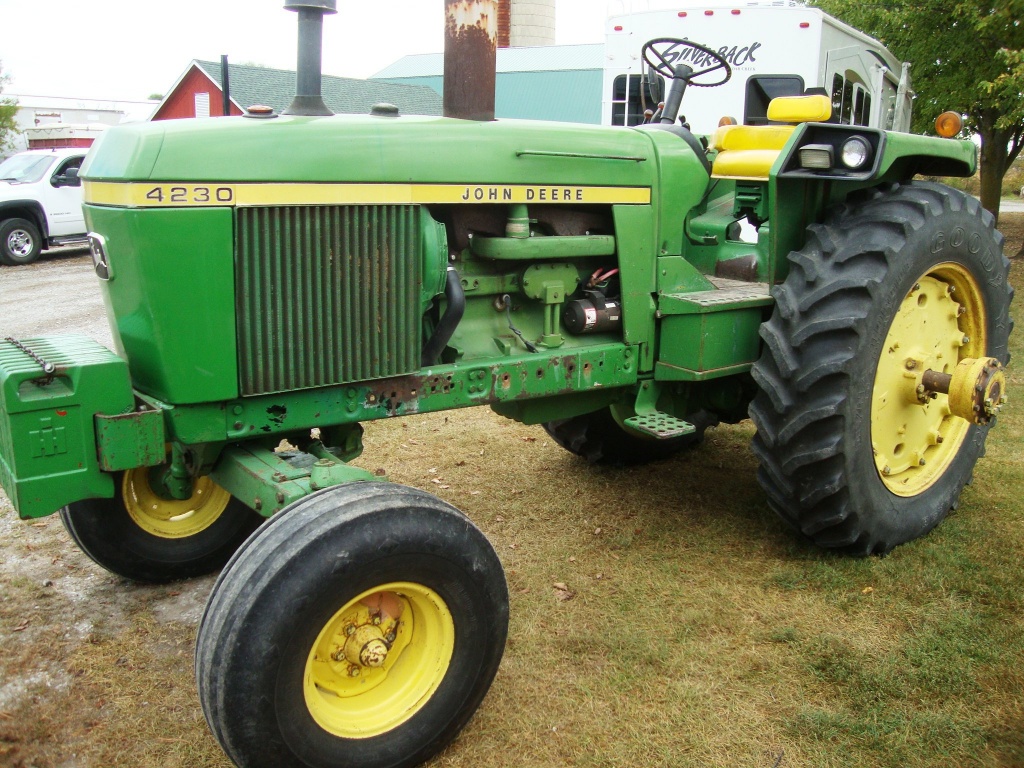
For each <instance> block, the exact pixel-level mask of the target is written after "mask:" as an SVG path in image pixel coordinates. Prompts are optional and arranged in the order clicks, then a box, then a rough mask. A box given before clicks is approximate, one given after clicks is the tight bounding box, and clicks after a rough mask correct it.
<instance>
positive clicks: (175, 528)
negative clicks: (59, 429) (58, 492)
mask: <svg viewBox="0 0 1024 768" xmlns="http://www.w3.org/2000/svg"><path fill="white" fill-rule="evenodd" d="M151 471H159V470H150V469H148V468H146V467H141V468H139V469H132V470H129V471H127V472H122V473H120V474H118V476H117V477H116V478H115V479H114V485H115V492H116V495H115V496H114V498H112V499H87V500H85V501H78V502H75V503H74V504H69V505H68V506H66V507H65V508H64V509H62V510H61V512H60V518H61V521H62V522H63V523H64V527H65V528H66V529H67V532H68V534H69V535H70V536H71V538H72V539H73V540H74V542H75V543H76V544H77V545H78V546H79V548H81V550H82V551H83V552H84V553H85V554H86V555H88V556H89V557H90V558H91V559H92V560H93V561H94V562H95V563H97V564H98V565H100V566H102V567H103V568H106V569H107V570H108V571H111V572H112V573H116V574H117V575H118V576H124V577H125V578H128V579H133V580H135V581H148V582H154V583H160V582H166V581H174V580H177V579H188V578H192V577H195V576H203V575H205V574H208V573H212V572H213V571H216V570H217V569H218V568H220V567H221V566H223V565H224V563H226V562H227V561H228V559H229V558H230V557H231V555H232V554H234V552H235V550H236V549H237V548H238V547H239V546H240V545H241V544H242V542H243V541H245V540H246V538H248V536H249V534H250V533H252V532H253V531H254V530H255V529H256V528H257V527H258V526H259V525H260V523H262V522H263V518H262V517H260V516H259V515H258V514H256V513H255V512H253V511H252V510H251V509H249V508H248V507H246V506H245V505H244V504H242V503H241V502H240V501H238V500H237V499H235V498H233V497H232V496H231V495H230V494H229V493H228V492H227V491H225V490H224V489H223V488H221V487H220V486H218V485H217V484H216V483H214V482H213V481H212V480H210V479H209V478H208V477H204V478H199V479H198V480H196V481H195V483H194V485H193V489H192V497H191V498H189V499H184V500H180V499H167V498H164V497H162V496H160V495H158V494H157V493H156V492H155V491H154V490H153V487H152V484H151V483H150V479H149V478H150V474H149V473H150V472H151Z"/></svg>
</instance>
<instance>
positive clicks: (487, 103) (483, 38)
mask: <svg viewBox="0 0 1024 768" xmlns="http://www.w3.org/2000/svg"><path fill="white" fill-rule="evenodd" d="M498 2H499V0H445V2H444V7H445V23H444V114H445V117H458V118H462V119H463V120H493V119H494V79H495V72H496V70H497V41H498Z"/></svg>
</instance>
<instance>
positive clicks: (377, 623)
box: [370, 613, 380, 627]
mask: <svg viewBox="0 0 1024 768" xmlns="http://www.w3.org/2000/svg"><path fill="white" fill-rule="evenodd" d="M370 621H371V623H372V624H373V626H375V627H379V626H380V614H379V613H377V614H374V616H373V618H372V619H370Z"/></svg>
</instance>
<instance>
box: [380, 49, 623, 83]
mask: <svg viewBox="0 0 1024 768" xmlns="http://www.w3.org/2000/svg"><path fill="white" fill-rule="evenodd" d="M603 68H604V43H584V44H581V45H540V46H533V47H529V48H499V49H498V72H558V71H566V70H580V69H597V70H601V69H603ZM443 74H444V54H443V53H420V54H415V55H413V56H403V57H402V58H401V59H399V60H398V61H396V62H395V63H394V64H391V65H389V66H387V67H385V68H384V69H382V70H381V71H380V72H378V73H377V74H375V75H373V76H372V78H371V79H388V78H398V77H436V76H438V75H443Z"/></svg>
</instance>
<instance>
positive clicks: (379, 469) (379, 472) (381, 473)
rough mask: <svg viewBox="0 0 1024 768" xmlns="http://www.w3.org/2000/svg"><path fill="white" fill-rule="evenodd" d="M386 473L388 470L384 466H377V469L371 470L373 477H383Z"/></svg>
mask: <svg viewBox="0 0 1024 768" xmlns="http://www.w3.org/2000/svg"><path fill="white" fill-rule="evenodd" d="M387 473H388V471H387V470H386V469H384V467H377V469H375V470H373V476H374V477H384V476H385V475H387Z"/></svg>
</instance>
